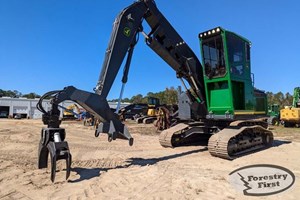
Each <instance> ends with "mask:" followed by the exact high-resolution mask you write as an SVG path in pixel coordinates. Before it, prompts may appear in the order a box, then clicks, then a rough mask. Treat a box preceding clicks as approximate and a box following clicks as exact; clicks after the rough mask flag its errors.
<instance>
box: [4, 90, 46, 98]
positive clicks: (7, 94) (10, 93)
mask: <svg viewBox="0 0 300 200" xmlns="http://www.w3.org/2000/svg"><path fill="white" fill-rule="evenodd" d="M0 97H11V98H20V97H24V98H28V99H35V98H40V97H41V96H40V95H38V94H36V93H34V92H30V93H28V94H22V93H21V92H19V91H18V90H2V89H0Z"/></svg>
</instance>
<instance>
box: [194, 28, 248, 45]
mask: <svg viewBox="0 0 300 200" xmlns="http://www.w3.org/2000/svg"><path fill="white" fill-rule="evenodd" d="M221 33H231V34H234V35H236V36H237V37H239V38H241V39H242V40H244V41H245V42H247V43H249V44H251V42H250V41H249V40H248V39H246V38H244V37H243V36H241V35H238V34H236V33H234V32H231V31H228V30H226V29H224V28H222V27H220V26H218V27H216V28H213V29H210V30H207V31H204V32H201V33H199V35H198V37H199V39H200V40H204V39H208V38H211V37H213V36H216V35H220V34H221Z"/></svg>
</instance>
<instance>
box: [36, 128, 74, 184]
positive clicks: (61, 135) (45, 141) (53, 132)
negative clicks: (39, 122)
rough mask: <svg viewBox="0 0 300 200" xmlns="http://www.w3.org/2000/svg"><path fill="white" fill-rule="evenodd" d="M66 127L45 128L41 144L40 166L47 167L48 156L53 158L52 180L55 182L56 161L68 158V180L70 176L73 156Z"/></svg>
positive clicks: (40, 167)
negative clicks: (66, 138)
mask: <svg viewBox="0 0 300 200" xmlns="http://www.w3.org/2000/svg"><path fill="white" fill-rule="evenodd" d="M65 136H66V133H65V129H63V128H43V129H42V132H41V140H40V144H39V151H38V153H39V155H38V168H39V169H42V168H47V166H48V156H49V153H50V159H51V181H52V182H54V180H55V174H56V161H58V160H66V171H67V173H66V180H67V179H68V178H69V176H70V171H71V162H72V156H71V154H70V150H69V146H68V143H67V142H66V141H64V140H65Z"/></svg>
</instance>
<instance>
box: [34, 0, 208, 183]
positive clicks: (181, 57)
mask: <svg viewBox="0 0 300 200" xmlns="http://www.w3.org/2000/svg"><path fill="white" fill-rule="evenodd" d="M143 20H145V21H146V22H147V23H148V24H149V26H150V28H151V31H150V33H148V34H146V33H145V32H144V31H143V27H142V22H143ZM139 32H142V34H143V35H144V36H145V38H146V44H147V45H148V46H149V47H150V48H151V49H152V50H153V51H154V52H156V53H157V54H158V55H159V56H160V57H161V58H162V59H163V60H165V61H166V62H167V63H168V64H169V65H170V66H171V67H172V68H173V69H174V70H175V71H176V74H177V77H178V78H180V79H181V80H182V79H185V80H186V81H187V82H188V83H189V85H190V86H191V89H192V92H193V93H194V94H193V95H192V94H191V92H190V91H189V90H187V88H186V91H187V94H188V97H189V98H190V101H191V102H192V105H191V108H192V109H193V111H194V113H197V114H198V116H196V117H197V118H205V116H206V114H207V108H206V104H205V101H206V99H205V93H204V81H203V72H202V66H201V64H200V62H199V60H198V58H197V57H196V56H195V54H194V52H193V51H192V50H191V49H190V47H189V46H188V45H187V44H186V43H185V41H184V40H183V39H182V38H181V37H180V36H179V34H178V33H177V32H176V31H175V29H174V28H173V27H172V26H171V25H170V23H169V22H168V21H167V20H166V18H165V17H164V16H163V15H162V14H161V12H160V11H159V10H158V9H157V7H156V5H155V3H154V1H153V0H139V1H138V2H136V3H133V4H132V5H131V6H129V7H127V8H125V9H124V10H123V11H122V12H121V13H120V14H119V15H118V17H117V18H116V20H115V22H114V26H113V31H112V34H111V38H110V42H109V45H108V48H107V51H106V54H105V59H104V63H103V66H102V71H101V74H100V77H99V81H98V83H97V85H96V88H95V92H96V93H90V92H86V91H82V90H78V89H76V88H75V87H73V86H69V87H66V88H64V89H63V90H61V91H52V92H48V93H46V94H45V95H43V97H41V99H40V101H39V103H38V104H37V108H38V109H39V110H40V111H41V112H42V113H43V122H44V124H46V125H48V127H47V128H43V129H42V132H41V140H40V144H39V156H38V167H39V168H47V163H48V154H49V153H50V157H51V165H52V167H51V180H52V181H54V179H55V173H56V161H57V160H60V159H65V160H66V162H67V175H66V178H68V177H69V175H70V168H71V158H72V157H71V154H70V151H69V147H68V144H67V142H66V141H64V140H65V136H66V134H65V130H64V129H63V128H60V127H59V126H60V120H59V114H60V111H59V109H58V104H59V103H61V102H63V101H65V100H72V101H74V102H76V103H78V104H79V105H81V106H82V107H83V108H84V109H85V110H87V111H88V112H90V113H92V114H93V115H94V116H95V117H97V118H98V119H100V120H101V121H102V123H101V124H100V125H99V126H98V127H97V130H96V132H95V136H98V135H99V133H107V134H108V136H109V141H111V140H114V139H116V138H122V139H128V140H129V144H130V145H132V144H133V138H132V137H131V135H130V134H129V132H128V130H127V128H126V127H125V126H124V124H122V122H121V121H120V120H119V119H118V116H117V115H116V114H115V113H113V112H112V110H111V109H110V107H109V105H108V102H107V100H106V98H107V95H108V93H109V91H110V89H111V86H112V84H113V82H114V80H115V78H116V75H117V73H118V71H119V69H120V66H121V64H122V62H123V60H124V58H125V56H126V54H128V56H127V61H126V64H125V70H124V75H123V79H122V82H123V83H126V81H127V74H128V70H129V66H130V61H131V57H132V54H133V49H134V46H135V44H136V43H137V37H138V34H139ZM182 82H183V84H184V81H183V80H182ZM185 87H186V86H185ZM46 97H51V105H52V107H51V109H50V110H49V111H46V110H45V109H44V108H43V105H42V101H43V99H44V98H46Z"/></svg>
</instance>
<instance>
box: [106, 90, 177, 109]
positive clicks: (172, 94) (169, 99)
mask: <svg viewBox="0 0 300 200" xmlns="http://www.w3.org/2000/svg"><path fill="white" fill-rule="evenodd" d="M148 97H155V98H158V99H159V100H160V104H168V105H172V104H177V102H178V97H177V90H176V89H175V88H174V87H170V88H166V89H165V90H164V91H160V92H156V93H154V92H148V93H147V95H146V96H143V95H142V94H137V95H134V96H132V97H131V98H124V99H122V101H123V102H129V103H145V104H147V103H148ZM110 101H112V102H117V101H118V99H112V100H110Z"/></svg>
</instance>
